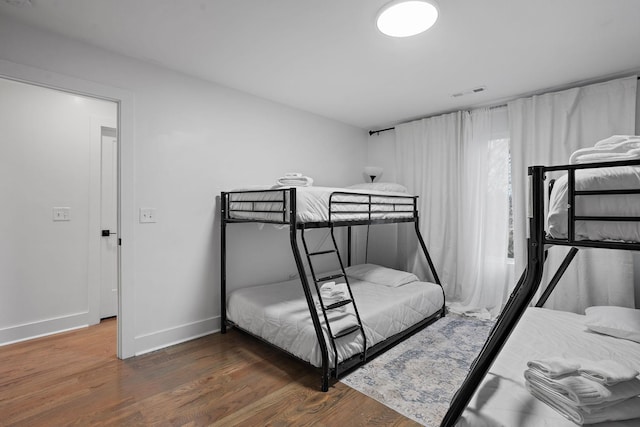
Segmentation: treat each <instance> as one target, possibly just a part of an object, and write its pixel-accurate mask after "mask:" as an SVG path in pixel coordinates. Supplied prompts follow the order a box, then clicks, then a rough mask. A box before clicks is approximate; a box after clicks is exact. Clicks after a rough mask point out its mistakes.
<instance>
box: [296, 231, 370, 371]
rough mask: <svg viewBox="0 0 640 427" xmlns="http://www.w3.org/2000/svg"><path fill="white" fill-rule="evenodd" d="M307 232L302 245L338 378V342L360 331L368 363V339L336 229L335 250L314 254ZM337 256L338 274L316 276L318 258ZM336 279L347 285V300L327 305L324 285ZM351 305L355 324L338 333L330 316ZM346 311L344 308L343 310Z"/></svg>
mask: <svg viewBox="0 0 640 427" xmlns="http://www.w3.org/2000/svg"><path fill="white" fill-rule="evenodd" d="M305 230H306V229H304V228H303V229H302V233H301V235H302V244H303V246H304V251H305V254H306V255H307V261H308V263H309V270H310V271H311V277H312V278H313V283H314V284H315V286H316V292H317V295H318V301H319V303H320V309H321V311H322V315H323V316H324V321H325V325H327V330H328V333H329V334H328V335H329V342H330V343H331V348H332V349H333V355H334V359H333V361H334V375H335V377H336V378H337V377H338V376H339V374H340V372H338V367H339V366H338V349H337V347H336V340H339V339H342V338H345V337H347V336H349V335H351V334H353V333H354V332H357V331H360V334H361V335H362V342H363V348H362V356H361V358H362V361H363V362H364V361H366V360H367V339H366V336H365V334H364V328H363V326H362V321H361V320H360V314H359V313H358V307H357V306H356V302H355V299H354V298H353V293H352V292H351V286H350V285H349V279H348V278H347V273H346V272H345V270H344V265H343V263H342V259H341V258H340V252H339V251H338V245H337V243H336V238H335V235H334V227H333V225H332V226H330V230H331V241H332V243H333V248H332V249H328V250H319V251H314V252H310V251H309V247H308V245H307V240H306V238H305V233H304V232H305ZM332 254H333V255H335V257H336V259H337V260H338V263H339V265H340V269H339V270H336V271H338V272H336V273H334V274H331V275H328V276H324V277H318V276H317V275H316V269H315V267H314V265H313V264H314V260H317V258H318V257H321V256H323V255H332ZM336 279H344V283H345V284H346V289H347V292H348V295H347V298H345V299H343V300H341V301H337V302H334V303H330V304H325V302H324V301H323V299H322V297H321V288H322V285H323V284H325V283H327V282H331V281H335V280H336ZM348 305H351V306H353V311H354V314H355V323H354V324H352V325H349V326H346V327H344V328H343V329H340V330H337V331H333V328H332V327H331V324H332V322H331V321H330V320H329V319H330V316H329V314H330V313H331V312H333V311H335V310H338V309H341V308H342V307H345V306H348ZM342 309H343V310H344V308H342ZM333 323H334V327H335V326H336V325H335V321H334V322H333Z"/></svg>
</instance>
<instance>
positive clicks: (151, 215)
mask: <svg viewBox="0 0 640 427" xmlns="http://www.w3.org/2000/svg"><path fill="white" fill-rule="evenodd" d="M149 222H156V208H140V223H141V224H142V223H149Z"/></svg>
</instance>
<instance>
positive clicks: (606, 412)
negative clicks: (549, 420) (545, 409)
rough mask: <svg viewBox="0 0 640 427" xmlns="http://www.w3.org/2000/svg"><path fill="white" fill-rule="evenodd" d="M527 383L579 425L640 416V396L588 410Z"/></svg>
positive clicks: (541, 398) (553, 406) (532, 390)
mask: <svg viewBox="0 0 640 427" xmlns="http://www.w3.org/2000/svg"><path fill="white" fill-rule="evenodd" d="M525 385H526V387H527V389H528V390H529V392H530V393H531V394H532V395H533V396H534V397H535V398H537V399H538V400H540V401H542V402H544V403H546V404H547V405H549V406H550V407H551V408H553V409H554V410H556V411H557V412H559V413H560V414H562V415H563V416H564V417H566V418H568V419H569V420H570V421H573V422H574V423H576V424H579V425H584V424H595V423H601V422H605V421H623V420H631V419H634V418H640V397H637V396H636V397H632V398H629V399H625V400H622V401H619V402H617V403H616V404H614V405H609V406H603V407H600V408H598V409H594V408H591V410H589V411H586V410H585V409H584V408H585V407H580V406H574V405H571V404H568V403H566V402H563V401H560V400H556V399H554V398H553V397H551V396H549V395H547V394H545V393H544V392H542V391H540V390H539V389H537V388H535V387H533V386H532V385H531V383H529V382H525Z"/></svg>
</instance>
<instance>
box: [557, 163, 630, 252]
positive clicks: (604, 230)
mask: <svg viewBox="0 0 640 427" xmlns="http://www.w3.org/2000/svg"><path fill="white" fill-rule="evenodd" d="M638 188H640V168H639V167H635V166H626V167H617V168H601V169H585V170H578V171H576V187H575V189H576V190H611V189H638ZM567 204H568V184H567V176H566V175H563V176H562V177H561V178H559V179H558V180H557V181H556V183H555V185H554V187H553V191H552V193H551V198H550V201H549V214H548V230H549V234H550V235H551V236H552V237H554V238H557V239H561V238H566V237H567V227H568V225H567V224H568V222H567V219H568V212H567ZM575 214H576V215H589V216H640V194H636V195H606V196H605V195H598V196H579V197H576V206H575ZM575 237H576V240H617V241H634V242H640V223H638V222H618V221H615V222H614V221H576V227H575Z"/></svg>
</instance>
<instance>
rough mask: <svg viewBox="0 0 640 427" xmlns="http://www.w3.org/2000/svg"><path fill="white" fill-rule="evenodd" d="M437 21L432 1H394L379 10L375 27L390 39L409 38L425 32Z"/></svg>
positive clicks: (434, 3)
mask: <svg viewBox="0 0 640 427" xmlns="http://www.w3.org/2000/svg"><path fill="white" fill-rule="evenodd" d="M437 19H438V7H437V5H436V2H435V1H433V0H395V1H392V2H391V3H388V4H387V5H386V6H385V7H383V8H382V9H380V12H378V17H377V18H376V25H377V26H378V29H379V30H380V31H381V32H382V33H383V34H386V35H388V36H391V37H409V36H415V35H416V34H420V33H422V32H424V31H427V30H428V29H429V28H431V27H432V26H433V24H435V23H436V20H437Z"/></svg>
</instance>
